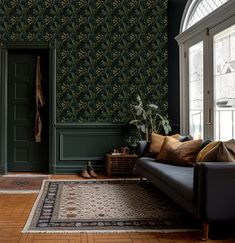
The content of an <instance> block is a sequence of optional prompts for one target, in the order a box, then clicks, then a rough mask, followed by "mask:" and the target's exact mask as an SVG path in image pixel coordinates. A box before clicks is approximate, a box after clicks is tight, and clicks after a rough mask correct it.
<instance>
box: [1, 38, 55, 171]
mask: <svg viewBox="0 0 235 243" xmlns="http://www.w3.org/2000/svg"><path fill="white" fill-rule="evenodd" d="M23 49H25V50H30V49H36V50H40V49H46V50H48V51H49V155H48V156H49V158H48V161H49V164H48V171H49V173H50V174H54V173H55V159H56V155H55V151H56V148H55V146H56V141H55V139H56V131H55V122H56V43H55V42H54V43H51V42H50V43H48V42H39V43H38V42H37V43H32V42H29V43H27V42H6V43H0V94H1V98H0V134H1V137H0V151H1V152H0V174H6V173H7V172H8V170H7V161H8V158H7V137H8V136H7V135H8V134H7V124H8V105H7V104H8V95H7V94H8V85H7V84H8V51H9V50H23Z"/></svg>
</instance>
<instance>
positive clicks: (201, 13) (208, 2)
mask: <svg viewBox="0 0 235 243" xmlns="http://www.w3.org/2000/svg"><path fill="white" fill-rule="evenodd" d="M228 1H229V0H201V1H198V3H197V4H196V5H195V8H194V10H193V11H192V13H191V16H190V17H189V19H188V23H187V25H186V29H188V28H189V27H191V26H192V25H194V24H196V23H197V22H198V21H199V20H201V19H202V18H204V17H206V16H207V15H208V14H210V13H211V12H213V11H214V10H216V9H217V8H218V7H220V6H221V5H223V4H224V3H226V2H228Z"/></svg>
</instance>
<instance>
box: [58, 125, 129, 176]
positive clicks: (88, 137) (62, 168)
mask: <svg viewBox="0 0 235 243" xmlns="http://www.w3.org/2000/svg"><path fill="white" fill-rule="evenodd" d="M55 127H56V161H55V164H54V166H53V172H54V173H56V174H61V173H73V174H74V173H80V171H81V170H82V169H83V168H84V167H85V166H86V165H87V162H88V161H91V163H92V166H93V167H94V169H95V170H97V171H105V155H106V153H107V152H109V151H112V150H113V148H117V147H120V146H121V145H123V144H125V137H126V135H127V134H128V127H127V126H125V125H119V124H109V123H82V124H57V125H56V126H55Z"/></svg>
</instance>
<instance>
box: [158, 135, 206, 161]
mask: <svg viewBox="0 0 235 243" xmlns="http://www.w3.org/2000/svg"><path fill="white" fill-rule="evenodd" d="M201 143H202V140H201V139H198V140H190V141H186V142H180V141H179V140H178V139H176V138H172V137H168V136H167V137H166V138H165V140H164V143H163V145H162V148H161V151H160V152H159V154H158V156H157V158H156V159H157V160H158V161H160V162H167V163H171V164H176V165H182V166H192V165H193V163H194V162H195V161H196V157H197V155H198V152H199V151H200V145H201Z"/></svg>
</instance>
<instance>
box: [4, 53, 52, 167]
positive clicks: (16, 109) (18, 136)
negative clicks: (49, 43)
mask: <svg viewBox="0 0 235 243" xmlns="http://www.w3.org/2000/svg"><path fill="white" fill-rule="evenodd" d="M37 55H38V53H37V52H36V51H24V50H22V51H12V52H9V55H8V171H47V170H48V112H47V111H48V108H46V107H43V108H42V109H41V110H40V114H41V118H42V121H43V132H42V142H41V143H35V141H34V119H35V109H36V105H35V72H36V60H37ZM42 60H44V63H43V65H47V64H48V60H47V56H45V54H44V58H42ZM45 60H46V61H45ZM41 68H42V69H43V70H44V71H45V70H47V68H44V67H41ZM46 81H47V82H46ZM42 85H43V86H47V88H46V87H44V90H45V94H44V95H45V96H46V100H47V102H46V106H48V105H49V104H48V97H47V94H48V92H47V90H48V87H49V83H48V73H46V72H44V75H43V81H42Z"/></svg>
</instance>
